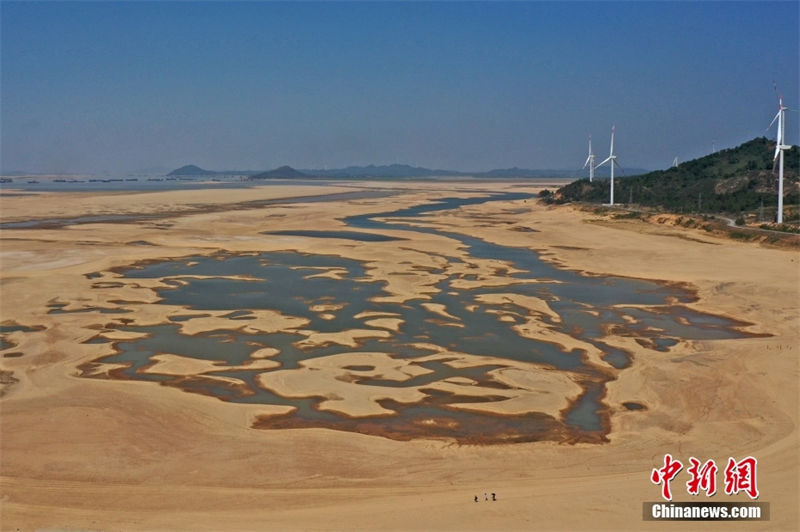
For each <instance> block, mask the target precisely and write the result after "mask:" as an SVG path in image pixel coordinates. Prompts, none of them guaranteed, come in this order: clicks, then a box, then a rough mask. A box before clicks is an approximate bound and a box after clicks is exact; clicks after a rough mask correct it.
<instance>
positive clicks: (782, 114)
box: [767, 86, 791, 224]
mask: <svg viewBox="0 0 800 532" xmlns="http://www.w3.org/2000/svg"><path fill="white" fill-rule="evenodd" d="M775 94H776V95H777V96H778V114H776V115H775V118H773V119H772V122H770V123H769V126H768V127H767V129H769V128H771V127H772V124H774V123H775V121H776V120H777V121H778V139H777V142H776V143H775V156H774V157H773V158H772V168H773V170H774V169H775V160H776V159H777V160H778V218H777V222H778V223H779V224H782V223H783V152H784V150H788V149H789V148H791V146H787V145H786V144H784V143H783V142H784V140H786V139H785V138H784V134H785V133H786V109H788V107H785V106H784V105H783V96H781V95H780V94H778V87H777V86H776V87H775Z"/></svg>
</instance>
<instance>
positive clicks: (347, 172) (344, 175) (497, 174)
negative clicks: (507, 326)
mask: <svg viewBox="0 0 800 532" xmlns="http://www.w3.org/2000/svg"><path fill="white" fill-rule="evenodd" d="M601 170H602V169H599V170H598V175H600V176H601V177H602V173H601ZM606 171H607V170H606ZM646 171H647V170H643V169H637V168H632V169H631V168H629V169H626V173H628V174H636V173H643V172H646ZM582 174H583V171H581V170H563V169H562V170H531V169H527V168H517V167H513V168H501V169H496V170H489V171H488V172H461V171H456V170H442V169H431V168H424V167H421V166H410V165H407V164H389V165H373V164H370V165H368V166H348V167H347V168H337V169H312V170H295V169H294V168H292V167H291V166H281V167H280V168H276V169H274V170H269V171H267V172H256V171H252V170H226V171H212V170H204V169H203V168H200V167H199V166H195V165H193V164H190V165H187V166H182V167H180V168H178V169H177V170H173V171H172V172H170V173H169V174H167V175H169V176H211V175H242V176H249V178H250V179H313V178H326V179H354V178H375V179H402V178H412V179H413V178H426V177H479V178H548V177H559V178H574V177H580V176H581V175H582Z"/></svg>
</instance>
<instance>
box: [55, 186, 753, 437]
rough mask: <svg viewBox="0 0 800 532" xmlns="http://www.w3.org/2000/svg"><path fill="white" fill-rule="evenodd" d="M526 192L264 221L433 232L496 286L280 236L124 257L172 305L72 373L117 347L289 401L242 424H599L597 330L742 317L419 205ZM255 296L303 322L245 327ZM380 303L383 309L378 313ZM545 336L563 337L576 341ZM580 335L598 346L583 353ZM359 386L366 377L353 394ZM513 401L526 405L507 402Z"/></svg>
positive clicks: (201, 389) (652, 329)
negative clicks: (289, 246)
mask: <svg viewBox="0 0 800 532" xmlns="http://www.w3.org/2000/svg"><path fill="white" fill-rule="evenodd" d="M531 197H532V196H531V195H529V194H522V193H504V194H487V195H485V196H481V197H469V198H457V197H454V198H447V199H443V200H440V201H435V202H431V203H424V204H421V205H417V206H414V207H410V208H404V209H399V210H395V211H392V212H381V213H374V214H368V215H358V216H351V217H347V218H344V221H345V222H346V224H347V226H348V230H347V231H320V230H314V231H282V232H276V234H282V235H286V234H289V235H294V236H301V237H306V238H339V239H347V240H350V241H353V242H356V243H360V244H359V245H366V246H369V245H371V242H384V241H392V240H397V241H398V244H402V239H401V238H399V237H393V236H386V235H384V234H383V232H385V231H391V232H392V234H397V230H402V231H406V232H410V233H418V234H429V235H437V236H439V237H446V238H448V239H453V240H455V241H457V242H458V243H459V248H460V249H461V250H463V251H465V252H466V254H467V256H468V257H471V258H474V259H490V260H493V261H500V262H502V263H504V264H506V265H507V271H508V273H507V276H506V279H507V283H506V284H505V285H504V286H496V285H494V286H479V283H473V284H469V285H468V286H472V287H471V288H464V287H463V283H458V282H456V281H464V280H466V281H471V280H474V278H471V277H470V275H469V274H467V275H465V274H463V273H460V274H458V275H455V274H450V273H448V271H447V269H446V268H442V269H440V270H437V271H431V272H430V273H432V274H435V275H437V276H439V277H438V278H441V280H439V281H438V282H437V284H436V285H435V289H436V291H435V293H433V294H428V295H426V296H424V297H423V296H420V297H419V298H414V299H410V300H406V301H404V302H402V303H392V302H386V298H385V297H384V296H387V295H389V294H388V293H387V292H386V291H385V283H383V282H381V281H378V280H375V279H374V278H373V277H371V276H370V274H369V264H368V263H361V262H359V261H356V260H351V259H347V258H343V257H338V256H331V255H313V254H303V253H298V252H294V251H280V252H265V253H251V254H232V253H230V254H229V253H217V254H215V255H212V256H201V255H197V256H190V257H183V258H181V259H176V260H165V261H160V262H150V263H144V264H138V265H134V266H132V267H130V268H126V269H125V270H123V271H121V272H120V273H122V274H123V276H124V278H125V279H159V280H161V281H162V282H163V283H164V285H163V287H161V288H157V289H156V290H157V292H158V296H159V297H160V298H161V300H160V302H159V303H158V304H162V305H173V306H178V307H181V308H183V309H185V311H182V312H181V313H180V314H174V315H171V316H170V318H169V321H168V322H166V323H162V324H159V325H152V326H147V327H142V326H133V325H124V326H119V327H118V329H119V330H120V331H122V332H124V333H140V334H139V335H138V337H136V338H132V339H125V340H113V339H110V338H106V337H104V336H103V334H99V335H98V336H97V337H96V338H94V339H93V340H91V342H97V343H103V342H106V343H109V344H112V345H113V348H114V350H115V354H113V355H110V356H105V357H103V358H101V359H99V360H97V361H96V362H94V363H91V364H89V365H87V367H86V368H84V369H85V370H86V371H85V375H86V376H90V375H94V374H96V373H97V372H96V370H97V368H98V367H99V366H101V365H103V364H113V365H115V366H114V367H115V368H117V369H114V370H113V371H111V372H110V373H109V374H110V375H112V376H113V377H114V378H117V379H130V380H146V381H153V382H158V383H161V384H163V385H168V386H176V387H179V388H181V389H184V390H186V391H188V392H193V393H201V394H206V395H210V396H214V397H217V398H219V399H221V400H224V401H230V402H234V403H257V404H265V405H283V406H286V407H289V408H287V409H286V410H287V412H286V413H284V414H277V415H265V416H262V417H260V418H259V419H258V421H257V422H256V424H255V426H256V427H259V428H264V429H280V428H303V427H325V428H331V429H335V430H346V431H354V432H361V433H365V434H374V435H380V436H384V437H389V438H394V439H401V440H407V439H414V438H431V437H433V438H444V439H449V440H455V441H458V442H461V443H480V444H491V443H507V442H520V441H536V440H543V439H550V440H556V441H603V440H604V438H605V435H606V434H607V433H608V431H609V430H610V423H609V412H608V407H607V406H606V405H605V404H604V402H603V401H604V396H605V385H606V383H607V382H609V381H610V380H612V379H614V378H615V375H617V374H618V373H619V372H620V371H624V370H625V368H626V367H628V366H629V365H630V364H631V360H632V357H633V356H635V353H631V352H629V351H626V350H624V349H621V348H619V347H614V346H613V345H611V343H609V342H608V341H607V338H608V337H609V336H611V335H618V336H626V337H631V338H634V339H635V340H636V342H637V345H639V346H641V349H643V350H644V349H647V350H652V351H656V352H667V351H668V350H669V349H670V348H671V347H672V346H674V345H675V344H676V343H678V342H680V341H682V340H694V339H722V338H737V337H743V336H745V333H743V332H741V331H740V330H738V329H737V327H741V326H742V325H743V324H742V323H740V322H736V321H733V320H731V319H728V318H725V317H720V316H715V315H710V314H704V313H700V312H697V311H695V310H693V309H691V308H689V307H687V306H686V304H687V303H690V302H692V301H694V299H695V297H694V295H693V294H692V293H691V292H689V291H687V290H685V289H683V288H680V287H677V286H672V285H668V284H665V283H658V282H653V281H646V280H640V279H628V278H621V277H609V276H606V277H598V276H588V275H584V274H581V273H578V272H574V271H570V270H566V269H561V268H558V267H556V266H554V265H552V264H550V263H548V262H545V261H543V260H542V259H541V258H540V256H539V255H538V254H537V253H536V252H535V251H532V250H530V249H527V248H524V247H511V246H502V245H498V244H494V243H491V242H488V241H486V240H482V239H479V238H476V237H473V236H469V235H466V234H461V233H456V232H448V231H444V230H441V229H438V228H436V224H435V223H433V222H434V221H433V220H432V219H431V217H430V216H429V215H431V214H433V213H436V212H440V211H445V210H450V209H458V208H461V207H465V206H470V205H478V204H482V203H487V202H508V201H515V200H526V199H529V198H531ZM463 260H464V258H463V255H462V256H461V257H457V256H448V257H447V262H448V263H449V264H455V263H457V262H460V261H463ZM320 272H336V275H320ZM474 277H475V278H477V276H474ZM524 301H534V302H537V305H535V308H534V307H531V305H527V304H526V305H523V304H522V303H521V302H524ZM264 310H269V311H277V312H279V313H280V314H281V315H284V316H291V317H296V318H298V320H299V321H300V322H301V323H302V325H298V326H296V327H289V328H286V329H284V330H280V331H273V332H263V331H262V332H259V331H257V330H253V329H252V328H248V327H247V325H248V324H249V323H254V322H255V321H256V320H257V318H258V312H259V311H264ZM59 311H61V310H60V309H58V308H53V309H52V312H59ZM211 315H213V316H222V317H224V318H225V319H226V320H228V323H232V324H241V327H238V326H228V327H227V328H222V329H219V328H217V329H214V330H208V331H205V332H200V333H196V334H184V333H183V332H182V327H183V325H184V324H185V323H186V322H187V321H189V320H194V319H203V318H207V317H208V316H211ZM376 318H384V320H383V321H382V320H380V319H377V320H376ZM387 318H388V319H389V320H390V321H391V323H392V324H394V325H393V326H387V325H386V321H385V319H387ZM354 330H355V331H361V334H360V336H358V337H357V341H355V342H349V343H342V342H337V341H336V340H331V341H324V342H312V341H309V338H310V337H311V335H312V334H314V335H319V334H323V335H324V334H327V333H331V334H334V333H341V332H346V331H354ZM365 331H366V332H365ZM536 331H545V332H546V333H547V335H546V336H542V335H540V334H537V333H536ZM141 333H143V334H141ZM559 338H561V339H571V340H572V342H571V345H572V347H571V348H568V347H565V344H566V343H567V342H562V341H559V340H558V339H559ZM345 344H346V345H345ZM576 346H578V347H576ZM265 349H266V350H269V352H270V356H269V357H268V359H269V360H270V361H272V364H273V365H272V366H271V367H268V364H261V365H257V364H253V360H254V358H253V354H254V353H256V352H264V350H265ZM590 352H596V353H598V354H599V355H598V356H597V357H594V358H592V357H591V356H589V353H590ZM164 354H169V355H170V356H177V357H181V358H180V359H181V360H184V361H185V360H188V359H193V360H197V361H199V362H200V363H205V364H207V366H204V368H205V369H204V370H202V371H198V372H195V373H194V374H186V375H179V374H175V372H166V371H159V367H160V366H159V363H160V361H161V359H160V358H159V357H161V356H163V355H164ZM342 357H344V358H342ZM340 359H341V360H343V361H344V362H342V363H338V362H337V361H338V360H340ZM354 360H355V361H356V362H354ZM337 364H338V365H337ZM387 364H388V366H387ZM387 367H390V368H394V369H395V370H397V371H393V372H389V371H387V370H386V368H387ZM331 368H333V369H331ZM90 369H91V370H92V371H89V370H90ZM398 371H399V373H398ZM553 372H555V373H553ZM319 375H323V376H327V378H329V379H330V382H331V383H332V384H334V385H335V386H333V387H332V388H331V391H325V390H324V389H320V390H315V391H308V390H305V389H303V388H302V386H299V385H295V386H293V385H292V383H293V382H298V383H299V382H301V380H298V381H295V380H293V379H295V378H297V379H302V378H304V376H308V377H309V378H310V377H315V378H319ZM512 376H513V378H512ZM538 376H542V377H543V378H544V377H545V376H547V378H548V379H550V380H548V381H547V382H549V383H551V384H552V382H556V383H558V382H561V381H559V380H558V379H555V377H559V378H560V379H561V380H564V381H565V382H566V384H571V386H572V387H570V386H566V385H564V386H561V385H559V386H556V385H552V386H550V385H549V384H547V383H545V382H544V381H541V382H540V381H537V380H536V379H537V378H538ZM531 379H533V380H531ZM553 379H555V380H553ZM565 379H566V380H565ZM542 386H544V388H542ZM548 386H550V387H549V388H548ZM323 388H324V387H323ZM364 390H368V391H369V393H367V394H366V395H363V396H362V395H358V393H360V392H363V391H364ZM350 391H352V392H353V393H354V394H355V396H357V397H362V398H365V399H363V400H368V401H372V402H373V403H374V408H373V409H372V410H370V411H366V412H364V411H362V412H356V413H354V412H350V411H348V409H347V408H338V407H337V406H336V405H337V404H345V403H347V399H348V396H347V394H348V393H350ZM559 393H563V394H566V395H565V396H564V397H563V398H562V402H563V405H562V407H559V408H557V409H556V410H553V409H552V408H550V409H549V410H548V409H542V410H541V411H540V410H537V409H536V407H535V403H536V401H535V397H537V395H536V394H539V396H541V397H544V396H545V395H548V394H556V395H558V394H559ZM636 399H637V398H635V397H634V398H631V402H630V403H626V404H629V405H630V409H631V410H634V409H636V410H640V409H645V408H644V405H641V404H639V403H637V402H636ZM337 401H339V402H337ZM342 401H343V402H342ZM548 401H551V399H548ZM509 402H515V404H523V403H524V404H525V405H527V406H525V407H524V408H523V407H517V408H516V409H504V408H503V405H504V404H509ZM531 405H534V406H531ZM642 415H646V413H643V414H642Z"/></svg>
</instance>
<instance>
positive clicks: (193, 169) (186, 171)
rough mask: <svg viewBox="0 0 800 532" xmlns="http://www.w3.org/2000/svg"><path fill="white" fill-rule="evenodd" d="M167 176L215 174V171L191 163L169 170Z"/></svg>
mask: <svg viewBox="0 0 800 532" xmlns="http://www.w3.org/2000/svg"><path fill="white" fill-rule="evenodd" d="M167 175H168V176H178V175H217V172H214V171H212V170H203V169H202V168H200V167H199V166H195V165H193V164H187V165H186V166H181V167H180V168H178V169H176V170H173V171H171V172H170V173H168V174H167Z"/></svg>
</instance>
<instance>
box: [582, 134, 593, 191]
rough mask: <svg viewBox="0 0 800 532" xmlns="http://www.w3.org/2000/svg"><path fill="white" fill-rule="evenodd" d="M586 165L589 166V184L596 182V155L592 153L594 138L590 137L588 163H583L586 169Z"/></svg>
mask: <svg viewBox="0 0 800 532" xmlns="http://www.w3.org/2000/svg"><path fill="white" fill-rule="evenodd" d="M586 165H589V183H591V182H592V181H594V169H595V166H594V153H592V136H591V135H589V157H587V158H586V162H585V163H583V167H584V168H586Z"/></svg>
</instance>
